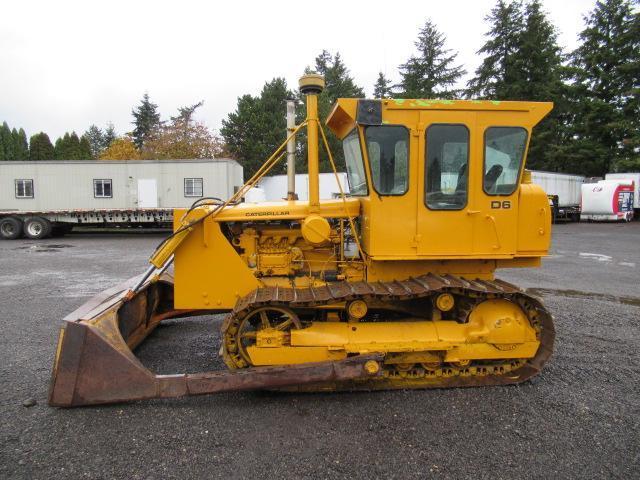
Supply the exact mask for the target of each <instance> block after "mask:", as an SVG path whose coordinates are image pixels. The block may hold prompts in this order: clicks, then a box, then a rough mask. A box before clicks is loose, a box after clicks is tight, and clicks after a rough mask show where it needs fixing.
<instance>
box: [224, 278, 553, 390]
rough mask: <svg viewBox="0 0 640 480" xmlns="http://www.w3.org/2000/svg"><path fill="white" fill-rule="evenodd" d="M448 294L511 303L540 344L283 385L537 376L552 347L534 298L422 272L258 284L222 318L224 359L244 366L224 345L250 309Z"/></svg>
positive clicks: (497, 283) (341, 386)
mask: <svg viewBox="0 0 640 480" xmlns="http://www.w3.org/2000/svg"><path fill="white" fill-rule="evenodd" d="M447 292H448V293H451V294H454V295H456V296H458V297H463V298H466V299H469V300H470V301H473V302H479V301H482V300H484V299H496V298H503V299H506V300H510V301H513V302H515V303H517V304H518V305H519V306H520V307H521V308H522V309H523V311H524V312H525V313H526V315H527V317H528V319H529V322H531V325H532V326H533V328H534V329H535V330H536V335H537V337H538V340H539V341H540V347H539V348H538V351H537V353H536V355H535V357H533V358H530V359H512V360H494V361H491V360H482V361H474V362H472V363H470V364H469V365H465V366H455V365H451V364H442V365H441V366H439V367H438V368H424V367H422V366H419V365H415V366H414V367H413V368H409V369H404V370H400V369H398V368H397V367H396V366H394V365H385V367H384V370H383V375H381V376H379V377H376V378H368V379H358V380H355V381H348V382H334V383H322V384H312V385H304V386H300V387H289V388H287V390H304V391H318V390H378V389H398V388H446V387H467V386H487V385H506V384H515V383H520V382H523V381H526V380H528V379H530V378H531V377H533V376H535V375H536V374H538V372H539V371H540V370H541V369H542V366H543V365H544V363H545V362H546V361H547V360H548V359H549V357H550V356H551V354H552V351H553V343H554V338H555V330H554V327H553V320H552V317H551V314H550V313H549V312H548V311H547V310H546V308H545V307H544V306H543V305H542V303H541V302H540V301H539V300H538V299H537V298H535V297H532V296H530V295H527V294H526V293H524V292H523V291H522V290H521V289H519V288H518V287H516V286H515V285H512V284H510V283H507V282H504V281H502V280H493V281H485V280H475V281H471V280H465V279H463V278H460V277H456V276H453V275H435V274H428V275H423V276H420V277H416V278H410V279H407V280H403V281H392V282H375V283H367V282H353V283H350V282H336V283H332V284H329V285H327V286H322V287H314V288H306V289H294V288H277V287H268V288H260V289H257V290H255V291H253V292H252V293H250V294H249V295H247V296H246V297H244V298H242V299H241V300H240V301H239V302H238V304H237V305H236V307H235V309H234V310H233V311H232V312H231V313H230V314H229V315H228V316H227V317H226V319H225V322H224V324H223V327H222V331H223V336H224V355H225V361H226V362H227V364H229V365H230V366H232V367H236V368H239V367H245V366H247V365H246V362H243V361H242V360H241V359H240V357H239V356H238V354H233V353H230V350H229V349H227V345H230V344H231V343H233V342H234V341H235V338H234V333H235V331H237V328H234V327H237V326H238V325H239V323H240V322H241V321H242V319H243V318H244V317H245V316H246V315H248V314H249V313H250V312H251V311H253V310H254V309H256V308H259V307H263V306H269V305H271V306H280V307H286V308H289V309H291V310H294V311H296V310H300V309H309V308H314V307H318V306H322V305H326V304H333V303H340V302H347V301H351V300H356V299H362V300H365V301H367V302H368V303H369V302H374V301H378V302H386V303H388V304H391V305H393V304H396V305H400V304H402V303H403V302H406V301H413V302H414V303H415V302H416V301H418V302H420V301H425V304H426V302H429V303H430V302H431V298H432V297H434V296H435V295H438V294H440V293H447Z"/></svg>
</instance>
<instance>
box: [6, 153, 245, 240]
mask: <svg viewBox="0 0 640 480" xmlns="http://www.w3.org/2000/svg"><path fill="white" fill-rule="evenodd" d="M242 183H243V170H242V166H241V165H240V164H239V163H238V162H236V161H235V160H232V159H229V158H220V159H195V160H194V159H189V160H46V161H29V162H27V161H15V162H0V238H3V239H6V240H13V239H17V238H21V237H22V236H25V237H27V238H30V239H42V238H47V237H50V236H58V235H64V234H65V233H68V232H69V231H71V229H73V227H74V226H78V225H83V226H92V227H135V226H150V227H167V228H169V227H171V225H172V222H173V209H174V208H181V207H189V206H191V205H192V204H193V202H194V201H197V200H199V199H202V198H207V197H216V198H220V199H226V198H229V197H231V196H232V195H233V194H234V192H235V190H237V189H238V188H239V187H240V186H241V185H242Z"/></svg>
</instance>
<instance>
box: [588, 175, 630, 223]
mask: <svg viewBox="0 0 640 480" xmlns="http://www.w3.org/2000/svg"><path fill="white" fill-rule="evenodd" d="M635 188H636V187H635V185H634V182H633V180H629V179H609V180H600V181H599V182H597V183H588V184H584V185H582V212H581V214H580V219H581V220H587V221H594V220H595V221H626V222H630V221H631V220H632V219H633V205H634V198H633V197H634V195H633V194H634V190H635Z"/></svg>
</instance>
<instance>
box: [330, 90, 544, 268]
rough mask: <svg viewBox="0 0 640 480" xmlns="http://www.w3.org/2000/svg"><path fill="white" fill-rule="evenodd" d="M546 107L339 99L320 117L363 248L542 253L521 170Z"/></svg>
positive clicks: (534, 192)
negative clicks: (339, 162)
mask: <svg viewBox="0 0 640 480" xmlns="http://www.w3.org/2000/svg"><path fill="white" fill-rule="evenodd" d="M551 107H552V104H550V103H535V102H496V101H478V100H468V101H467V100H402V99H396V100H392V99H389V100H358V99H339V100H338V101H337V103H336V105H335V106H334V109H333V111H332V112H331V114H330V116H329V118H328V120H327V124H328V126H329V127H330V128H331V129H332V130H333V132H334V133H335V134H336V135H337V136H338V137H339V138H341V139H342V140H343V149H344V155H345V163H346V170H347V176H348V181H349V188H350V195H351V196H353V197H358V198H360V200H361V206H362V218H361V222H362V240H363V247H364V249H365V251H366V252H367V253H368V254H369V255H370V256H371V257H372V258H374V259H379V260H385V259H388V260H404V259H429V258H433V259H447V258H458V259H459V258H461V257H466V258H470V259H473V258H475V259H480V258H482V259H507V258H514V257H517V256H532V255H533V256H539V255H543V254H544V253H543V252H546V249H547V247H548V242H549V228H548V226H547V218H546V213H545V211H543V210H540V208H541V206H540V202H542V206H543V207H546V209H548V206H547V201H546V196H545V195H544V192H542V191H541V189H537V188H535V187H534V186H532V185H530V184H529V183H527V178H526V177H525V178H523V171H524V164H525V160H526V151H527V146H528V141H529V137H530V133H531V129H532V128H533V126H534V125H535V124H537V123H538V122H539V121H540V120H541V119H542V118H543V117H544V116H545V115H546V114H547V113H548V112H549V111H550V110H551ZM522 183H525V184H526V185H527V188H524V189H523V187H522V186H521V184H522ZM538 190H540V191H538ZM523 216H526V217H529V218H528V221H523ZM521 229H523V231H521ZM541 230H542V231H543V233H542V234H541V233H540V231H541ZM531 237H533V238H534V240H536V241H534V242H532V241H531ZM540 237H542V238H540Z"/></svg>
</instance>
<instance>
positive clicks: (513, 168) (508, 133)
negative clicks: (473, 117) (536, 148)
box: [482, 127, 528, 195]
mask: <svg viewBox="0 0 640 480" xmlns="http://www.w3.org/2000/svg"><path fill="white" fill-rule="evenodd" d="M527 138H528V133H527V131H526V130H525V129H524V128H522V127H489V128H487V129H486V130H485V132H484V174H483V185H482V188H483V189H484V192H485V193H486V194H487V195H511V194H512V193H513V192H515V191H516V188H517V187H518V179H519V177H520V170H521V168H522V161H523V159H524V152H525V150H526V147H527Z"/></svg>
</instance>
